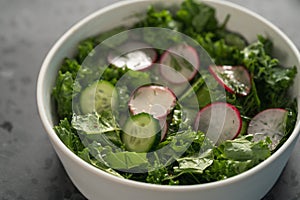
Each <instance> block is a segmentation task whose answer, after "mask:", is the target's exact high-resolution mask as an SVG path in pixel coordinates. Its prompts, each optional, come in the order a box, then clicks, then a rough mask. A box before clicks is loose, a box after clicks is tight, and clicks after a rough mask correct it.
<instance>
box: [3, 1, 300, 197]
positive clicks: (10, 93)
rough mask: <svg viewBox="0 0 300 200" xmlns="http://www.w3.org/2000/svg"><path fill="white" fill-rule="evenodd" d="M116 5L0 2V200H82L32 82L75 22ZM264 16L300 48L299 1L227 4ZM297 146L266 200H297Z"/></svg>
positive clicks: (299, 157) (299, 177)
mask: <svg viewBox="0 0 300 200" xmlns="http://www.w3.org/2000/svg"><path fill="white" fill-rule="evenodd" d="M117 1H119V0H84V1H83V0H0V91H1V95H0V200H10V199H17V200H25V199H26V200H41V199H49V200H60V199H76V200H79V199H85V198H84V197H83V196H82V195H81V194H80V193H79V192H78V191H77V189H76V188H75V187H74V186H73V184H72V183H71V181H70V179H69V178H68V176H67V175H66V173H65V171H64V169H63V167H62V165H61V163H60V161H59V160H58V157H57V156H56V154H55V152H54V150H53V148H52V146H51V145H50V141H49V140H48V137H47V135H46V133H45V131H44V129H43V127H42V124H41V121H40V119H39V116H38V113H37V107H36V99H35V96H36V95H35V93H36V80H37V76H38V72H39V69H40V66H41V63H42V61H43V59H44V57H45V55H46V53H47V52H48V51H49V50H50V48H51V46H52V45H53V44H54V42H55V41H56V40H57V39H58V38H59V37H60V36H61V35H62V34H63V33H64V32H65V31H66V30H67V29H68V28H70V27H71V26H72V25H73V24H74V23H76V22H77V21H78V20H79V19H82V18H83V17H85V16H87V15H88V14H90V13H91V12H93V11H95V10H97V9H100V8H102V7H104V6H106V5H109V4H111V3H113V2H117ZM231 1H232V2H235V3H238V4H240V5H243V6H245V7H247V8H250V9H251V10H253V11H255V12H257V13H259V14H260V15H262V16H264V17H265V18H267V19H268V20H270V21H271V22H273V23H274V24H275V25H277V26H278V27H279V28H280V29H282V30H283V31H284V32H285V33H286V34H287V35H288V36H289V37H290V39H291V40H292V41H293V42H294V43H295V44H296V45H297V47H298V48H299V47H300V34H299V30H300V21H299V17H300V16H299V15H300V12H299V10H300V1H299V0H287V1H284V0H272V1H270V0H251V1H244V0H231ZM299 171H300V142H299V141H298V143H297V146H296V148H295V150H294V152H293V154H292V156H291V158H290V160H289V162H288V164H287V166H286V167H285V169H284V171H283V173H282V175H281V177H280V178H279V180H278V181H277V183H276V185H275V186H274V187H273V189H272V190H271V191H270V192H269V194H268V195H267V196H266V197H265V199H275V200H277V199H278V200H281V199H288V200H296V199H300V184H299V181H300V172H299Z"/></svg>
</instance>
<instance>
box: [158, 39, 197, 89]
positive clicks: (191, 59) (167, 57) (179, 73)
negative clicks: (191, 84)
mask: <svg viewBox="0 0 300 200" xmlns="http://www.w3.org/2000/svg"><path fill="white" fill-rule="evenodd" d="M160 64H162V67H161V68H160V73H161V75H162V76H163V77H164V78H165V79H166V80H167V81H169V82H171V83H174V84H181V83H186V82H188V81H190V80H191V79H192V78H194V76H195V75H196V73H197V71H198V69H199V65H200V61H199V56H198V53H197V50H196V49H194V48H193V47H191V46H189V45H186V44H181V45H177V46H174V47H171V48H170V49H168V50H167V51H165V53H164V54H163V55H162V56H161V59H160Z"/></svg>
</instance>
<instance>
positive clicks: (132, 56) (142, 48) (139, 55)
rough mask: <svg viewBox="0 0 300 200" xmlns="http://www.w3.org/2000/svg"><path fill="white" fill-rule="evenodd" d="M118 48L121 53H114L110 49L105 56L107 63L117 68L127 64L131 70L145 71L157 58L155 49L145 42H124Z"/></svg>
mask: <svg viewBox="0 0 300 200" xmlns="http://www.w3.org/2000/svg"><path fill="white" fill-rule="evenodd" d="M119 49H120V50H119V51H120V52H122V55H118V54H117V55H115V52H114V51H112V52H110V53H109V55H108V57H107V60H108V62H109V63H111V64H113V65H115V66H116V67H119V68H122V67H125V66H127V67H128V68H129V69H131V70H135V71H145V70H147V69H149V68H150V67H151V66H152V65H153V63H155V61H156V60H157V53H156V51H155V50H154V49H153V48H152V47H150V46H149V45H148V44H145V43H141V42H132V43H126V44H124V45H122V46H120V47H119Z"/></svg>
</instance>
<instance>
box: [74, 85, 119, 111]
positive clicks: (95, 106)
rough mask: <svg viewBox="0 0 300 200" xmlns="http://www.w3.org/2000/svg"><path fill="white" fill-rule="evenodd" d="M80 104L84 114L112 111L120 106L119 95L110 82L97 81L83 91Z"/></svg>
mask: <svg viewBox="0 0 300 200" xmlns="http://www.w3.org/2000/svg"><path fill="white" fill-rule="evenodd" d="M79 104H80V108H81V112H82V113H83V114H88V113H92V112H98V113H101V112H103V111H110V110H111V109H112V108H113V107H115V106H117V105H118V94H117V92H116V90H115V87H114V86H113V85H112V84H111V83H110V82H108V81H104V80H100V81H96V82H95V83H93V84H92V85H90V86H88V87H87V88H85V89H84V90H83V91H82V93H81V95H80V99H79Z"/></svg>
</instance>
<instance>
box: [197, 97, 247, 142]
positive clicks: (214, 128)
mask: <svg viewBox="0 0 300 200" xmlns="http://www.w3.org/2000/svg"><path fill="white" fill-rule="evenodd" d="M194 128H195V130H200V131H203V132H204V133H206V136H207V137H208V138H209V139H211V140H212V141H213V142H215V143H216V144H220V143H221V142H223V141H225V140H232V139H234V138H236V137H237V136H238V135H239V133H240V131H241V128H242V118H241V115H240V112H239V110H238V109H237V108H236V107H235V106H233V105H231V104H228V103H225V102H215V103H212V104H209V105H207V106H206V107H204V108H202V109H201V110H200V111H199V112H198V115H197V117H196V120H195V124H194Z"/></svg>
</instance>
